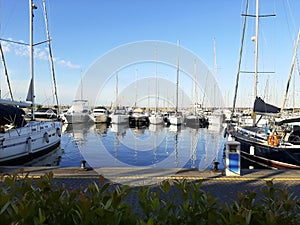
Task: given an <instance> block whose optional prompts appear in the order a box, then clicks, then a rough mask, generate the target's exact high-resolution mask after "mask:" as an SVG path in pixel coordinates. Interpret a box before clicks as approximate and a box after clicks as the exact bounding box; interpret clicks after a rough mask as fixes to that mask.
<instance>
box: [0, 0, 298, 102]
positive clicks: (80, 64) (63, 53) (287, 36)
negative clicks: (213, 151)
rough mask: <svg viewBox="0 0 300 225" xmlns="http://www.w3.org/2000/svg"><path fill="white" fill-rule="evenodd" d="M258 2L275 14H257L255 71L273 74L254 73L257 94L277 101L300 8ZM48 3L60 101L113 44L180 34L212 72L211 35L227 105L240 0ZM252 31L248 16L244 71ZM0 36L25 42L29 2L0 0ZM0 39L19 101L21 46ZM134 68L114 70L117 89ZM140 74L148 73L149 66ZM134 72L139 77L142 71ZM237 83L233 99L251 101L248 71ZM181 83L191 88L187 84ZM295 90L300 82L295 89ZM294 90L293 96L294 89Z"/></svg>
mask: <svg viewBox="0 0 300 225" xmlns="http://www.w3.org/2000/svg"><path fill="white" fill-rule="evenodd" d="M34 2H35V4H36V5H37V6H38V10H37V11H36V12H35V14H36V16H35V19H36V22H35V25H36V27H37V28H36V31H35V41H41V40H44V39H45V35H44V27H45V26H44V22H43V21H42V19H41V14H40V12H41V10H42V5H41V3H40V1H39V0H35V1H34ZM260 2H261V3H260V5H261V7H260V12H261V14H273V13H276V17H275V18H263V19H261V23H260V28H261V30H260V35H261V38H260V46H261V48H260V52H259V59H260V69H259V70H260V71H274V72H275V73H274V74H270V75H261V76H260V77H259V94H260V95H261V96H265V97H268V98H269V100H270V101H271V102H273V103H275V104H278V105H280V104H281V101H282V98H283V97H282V95H281V94H280V93H283V90H284V89H285V86H286V81H287V77H288V73H289V70H290V65H291V60H292V54H293V40H294V39H295V38H296V36H297V32H298V29H299V27H300V15H299V13H298V11H299V9H300V1H298V0H289V1H288V0H281V1H279V0H277V1H274V0H261V1H260ZM47 3H48V4H47V7H48V17H49V25H50V34H51V37H52V47H53V55H54V57H55V71H56V78H57V84H58V94H59V97H60V102H61V103H64V104H71V101H72V99H73V98H74V97H75V89H77V88H78V86H79V84H80V76H84V74H85V72H86V71H87V70H88V68H89V67H90V66H91V65H92V64H93V63H94V62H95V61H96V60H97V59H98V58H99V57H100V56H102V55H104V54H106V53H107V52H108V51H110V50H111V49H114V48H117V47H118V46H121V45H125V44H127V43H132V42H136V41H143V40H159V41H166V42H170V43H174V44H176V42H177V40H180V43H181V46H182V47H184V48H187V49H189V50H191V51H192V52H194V53H195V54H196V55H198V57H199V58H200V59H201V60H202V61H203V62H204V63H205V64H206V65H207V67H208V68H209V69H211V71H212V72H213V71H214V39H215V40H216V59H217V68H218V70H217V71H218V72H217V79H218V82H219V86H220V89H221V91H222V93H223V98H224V99H225V102H226V105H231V104H232V99H233V89H234V85H235V77H236V73H237V66H238V58H239V48H240V40H241V31H242V21H243V17H241V13H242V12H244V5H245V0H242V1H238V0H228V1H222V0H209V1H208V0H198V1H197V0H189V1H179V0H175V1H174V0H166V1H158V0H153V1H146V0H135V1H134V0H132V1H125V0H123V1H121V0H111V1H108V0H88V1H87V0H86V1H83V0H75V1H71V0H66V1H59V0H51V1H48V2H47ZM249 11H250V12H249V13H251V14H253V13H254V1H252V0H250V8H249ZM254 30H255V29H254V19H253V18H249V19H248V29H247V35H246V40H245V48H244V57H243V60H244V61H243V62H244V63H243V66H242V69H243V70H248V71H249V70H250V71H253V61H254V56H253V51H254V50H253V47H254V42H251V41H250V39H251V36H253V35H254ZM0 34H1V37H2V38H5V39H13V40H18V41H24V42H28V39H29V37H28V1H27V0H10V1H6V0H0ZM2 44H3V46H4V50H5V56H6V61H7V66H8V70H9V74H10V78H11V83H12V86H13V87H12V88H13V92H14V95H15V98H22V99H24V98H25V97H26V94H25V93H26V91H27V86H28V77H29V72H28V71H29V69H28V66H27V64H28V57H27V55H26V48H24V47H23V48H22V47H21V46H15V45H12V44H7V43H6V44H5V43H3V42H2ZM38 48H39V49H38V50H36V53H38V54H37V56H36V60H35V61H36V70H37V72H36V86H37V88H36V89H37V101H38V102H40V103H44V104H46V103H47V104H52V103H53V101H52V98H51V91H49V90H51V79H50V75H48V72H49V66H48V64H47V61H46V60H45V48H46V46H43V45H41V46H38ZM298 52H299V51H298ZM1 67H2V65H1ZM135 69H136V66H133V67H132V68H131V70H130V68H127V69H126V70H124V74H125V73H129V75H128V74H127V75H126V74H125V75H122V71H120V78H119V79H120V86H121V88H122V85H128V83H132V82H134V80H135V79H136V76H135V74H132V73H134V71H135ZM152 69H153V68H152ZM160 69H161V70H163V68H161V67H158V74H163V72H162V71H159V70H160ZM132 71H133V72H132ZM140 71H143V70H140ZM145 73H147V74H148V75H149V74H153V70H152V71H148V72H145ZM1 76H2V78H1V87H2V89H3V92H4V93H7V91H5V90H6V83H5V80H4V78H3V75H2V74H1ZM122 76H123V78H122ZM139 76H140V77H143V76H144V74H139ZM145 76H146V75H145ZM169 76H171V75H169ZM174 77H175V74H174ZM122 79H123V80H122ZM130 79H132V80H130ZM181 79H185V78H184V77H183V78H181ZM113 82H114V81H113V79H112V81H111V83H110V84H107V85H108V87H111V88H107V87H106V89H107V90H109V89H114V85H113ZM297 82H298V83H299V75H297V76H296V87H297ZM240 83H241V86H240V92H239V95H238V96H239V100H238V102H239V104H240V105H251V102H252V97H253V96H251V95H252V93H253V88H252V83H253V77H252V76H251V75H242V78H241V82H240ZM181 84H184V82H181ZM47 85H48V86H49V87H47ZM186 85H190V84H186ZM85 88H86V89H88V87H85ZM123 88H124V87H123ZM182 88H187V89H188V88H189V89H192V87H190V86H189V87H182ZM299 88H300V85H298V90H299ZM190 92H191V91H189V93H188V94H190ZM295 93H296V96H298V95H297V94H298V91H297V88H296V92H295ZM103 99H105V101H103V102H102V103H101V102H100V103H101V104H109V102H111V101H113V99H114V91H112V92H111V93H109V92H108V91H107V93H105V95H104V97H103ZM298 99H299V98H298ZM290 100H291V98H290ZM100 103H99V104H100ZM298 106H300V102H298Z"/></svg>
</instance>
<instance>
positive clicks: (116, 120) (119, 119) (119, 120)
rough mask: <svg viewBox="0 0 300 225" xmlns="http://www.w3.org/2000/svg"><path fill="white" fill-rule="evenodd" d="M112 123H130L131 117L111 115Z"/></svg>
mask: <svg viewBox="0 0 300 225" xmlns="http://www.w3.org/2000/svg"><path fill="white" fill-rule="evenodd" d="M111 123H113V124H121V123H129V115H117V114H115V115H111Z"/></svg>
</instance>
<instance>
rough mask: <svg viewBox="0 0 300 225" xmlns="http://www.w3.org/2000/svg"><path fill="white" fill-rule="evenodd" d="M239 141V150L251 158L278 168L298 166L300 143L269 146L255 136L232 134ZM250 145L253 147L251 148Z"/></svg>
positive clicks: (299, 162) (299, 161) (299, 165)
mask: <svg viewBox="0 0 300 225" xmlns="http://www.w3.org/2000/svg"><path fill="white" fill-rule="evenodd" d="M232 137H233V138H234V139H235V140H236V141H238V142H240V143H241V152H242V154H245V155H246V156H248V157H251V158H252V159H253V160H254V159H256V160H259V161H260V162H263V163H265V164H266V165H268V166H271V167H276V168H278V169H295V168H297V169H299V168H300V145H290V144H288V145H279V146H269V145H267V144H266V143H265V142H263V141H257V139H256V138H253V137H246V136H244V135H241V134H235V135H232ZM251 146H253V147H254V149H253V150H251Z"/></svg>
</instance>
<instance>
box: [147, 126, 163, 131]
mask: <svg viewBox="0 0 300 225" xmlns="http://www.w3.org/2000/svg"><path fill="white" fill-rule="evenodd" d="M163 128H164V126H163V125H162V124H150V125H149V131H152V132H161V131H162V130H163Z"/></svg>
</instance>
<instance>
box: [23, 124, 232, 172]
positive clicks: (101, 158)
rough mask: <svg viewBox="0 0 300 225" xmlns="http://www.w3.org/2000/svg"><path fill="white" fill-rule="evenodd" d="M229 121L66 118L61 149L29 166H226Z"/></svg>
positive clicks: (201, 167)
mask: <svg viewBox="0 0 300 225" xmlns="http://www.w3.org/2000/svg"><path fill="white" fill-rule="evenodd" d="M223 131H224V125H222V124H217V125H211V126H209V127H208V128H197V129H196V128H191V127H186V126H178V127H177V126H172V125H171V126H169V127H166V126H163V125H150V126H149V127H143V128H130V127H129V126H128V125H115V124H111V125H109V126H107V125H106V124H92V125H87V124H73V125H71V124H69V125H68V124H65V125H64V126H63V136H62V142H61V147H60V149H57V151H55V152H53V153H51V154H49V155H47V156H45V157H43V158H42V159H38V160H35V161H34V162H30V163H29V164H27V165H30V166H45V165H57V166H60V167H73V166H80V165H81V160H86V161H87V165H88V166H91V167H94V168H99V167H102V168H103V167H156V168H196V169H212V168H213V163H214V162H215V161H217V162H219V163H220V164H219V168H220V169H221V168H224V159H223V149H224V143H225V141H226V140H225V139H224V138H223Z"/></svg>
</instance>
